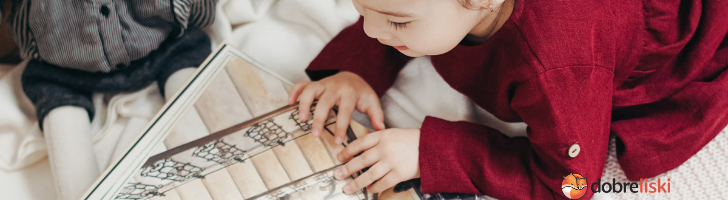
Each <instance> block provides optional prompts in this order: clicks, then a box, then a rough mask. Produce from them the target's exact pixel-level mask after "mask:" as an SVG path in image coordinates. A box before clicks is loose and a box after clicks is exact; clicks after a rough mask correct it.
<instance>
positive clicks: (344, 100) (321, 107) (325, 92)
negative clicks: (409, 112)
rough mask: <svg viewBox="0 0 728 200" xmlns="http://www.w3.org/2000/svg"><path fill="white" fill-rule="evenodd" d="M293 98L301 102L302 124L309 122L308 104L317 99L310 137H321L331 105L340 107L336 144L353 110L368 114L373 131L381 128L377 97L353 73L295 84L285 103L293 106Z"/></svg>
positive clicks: (382, 124)
mask: <svg viewBox="0 0 728 200" xmlns="http://www.w3.org/2000/svg"><path fill="white" fill-rule="evenodd" d="M296 99H298V100H299V101H300V104H299V106H298V109H299V112H298V113H299V118H300V119H301V120H303V121H306V120H308V117H309V116H308V114H309V113H310V108H311V104H312V103H313V101H314V99H318V103H316V110H315V111H314V113H313V125H312V126H313V127H312V128H313V129H312V130H311V134H313V135H314V136H317V137H318V136H319V135H321V131H322V130H323V128H324V123H325V122H326V117H327V116H328V114H329V110H331V108H332V107H333V106H334V105H338V106H339V110H338V114H337V117H336V121H337V123H336V131H335V132H334V138H336V139H335V141H336V143H342V142H343V141H344V138H345V136H346V129H347V127H348V126H349V120H350V119H351V115H352V113H354V108H356V109H357V110H359V112H362V113H367V115H369V117H370V118H371V120H372V125H373V126H374V129H376V130H383V129H384V120H383V118H384V117H383V114H382V107H381V106H380V105H379V97H377V94H376V93H375V92H374V89H372V87H370V86H369V84H367V82H366V81H364V79H362V78H361V77H359V76H358V75H356V74H354V73H351V72H346V71H342V72H339V73H337V74H335V75H333V76H329V77H326V78H324V79H321V80H320V81H308V82H302V83H297V84H296V85H294V86H293V89H291V95H290V96H289V98H288V104H293V103H295V102H296Z"/></svg>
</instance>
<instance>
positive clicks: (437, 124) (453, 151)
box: [337, 66, 612, 199]
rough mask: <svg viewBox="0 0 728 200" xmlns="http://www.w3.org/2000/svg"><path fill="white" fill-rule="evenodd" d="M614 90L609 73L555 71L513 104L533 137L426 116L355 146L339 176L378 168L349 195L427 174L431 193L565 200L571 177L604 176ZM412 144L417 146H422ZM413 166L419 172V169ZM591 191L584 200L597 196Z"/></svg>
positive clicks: (521, 90) (527, 86)
mask: <svg viewBox="0 0 728 200" xmlns="http://www.w3.org/2000/svg"><path fill="white" fill-rule="evenodd" d="M611 91H612V73H611V71H610V70H608V69H605V68H600V67H588V66H587V67H583V66H579V67H563V68H556V69H552V70H548V71H546V72H543V73H542V74H540V75H539V76H537V77H535V78H533V79H531V80H530V81H527V82H525V83H523V84H521V85H520V86H518V87H517V89H516V91H515V94H514V96H513V101H512V104H511V106H512V107H513V108H514V110H515V111H516V112H518V115H519V116H521V118H522V119H523V121H524V122H526V124H528V125H529V128H528V138H525V137H514V138H508V137H506V136H504V135H503V134H501V133H500V132H498V131H497V130H495V129H492V128H489V127H485V126H482V125H478V124H474V123H469V122H450V121H445V120H442V119H438V118H434V117H427V118H426V119H425V121H424V122H423V125H422V127H421V129H420V130H419V131H416V129H415V130H413V129H401V130H392V129H388V130H387V131H382V132H386V133H382V134H378V135H377V134H376V133H373V134H370V136H374V137H370V136H367V137H364V138H362V139H360V140H357V141H354V142H353V143H351V144H350V145H349V146H348V147H347V148H346V149H344V150H343V151H342V153H341V154H340V155H341V157H343V160H350V159H351V161H349V163H347V164H346V165H345V166H344V167H342V168H341V170H340V173H341V174H340V175H339V176H337V177H344V176H347V175H349V174H351V173H353V172H356V171H359V170H361V169H362V168H364V167H368V166H371V168H370V170H369V171H367V172H366V173H365V174H362V175H361V176H359V177H358V178H357V179H355V180H354V181H353V182H352V183H348V184H347V186H352V187H353V188H350V189H352V190H349V191H354V190H356V189H359V188H362V187H366V186H367V185H369V184H371V183H372V182H373V181H375V180H377V179H379V180H378V181H377V182H376V183H374V184H373V185H371V186H369V188H373V192H378V191H381V190H383V189H386V188H387V187H388V186H391V185H393V184H396V183H397V182H400V181H404V180H407V179H409V178H413V177H416V176H420V177H421V181H422V190H423V192H425V193H441V192H446V193H474V194H486V195H489V196H492V197H495V198H497V199H543V198H563V197H564V194H563V193H562V191H561V186H562V181H563V180H564V178H563V177H564V176H567V175H568V174H570V173H576V174H581V175H582V176H584V177H586V178H587V179H588V180H589V181H588V182H587V183H592V182H595V180H596V179H598V178H600V177H601V174H602V170H603V168H604V162H605V159H606V155H607V145H608V140H609V131H610V115H611V103H612V99H611V98H612V94H611ZM413 131H414V132H413ZM377 133H379V132H377ZM414 133H417V134H414ZM411 140H417V141H418V142H419V143H418V144H419V147H417V145H413V144H412V143H411ZM413 146H414V148H413ZM362 151H365V152H364V153H363V154H362V155H361V156H358V157H356V158H353V159H352V157H353V156H354V155H357V154H359V153H360V152H362ZM413 154H414V155H413ZM402 155H411V157H414V158H418V159H410V158H407V157H406V156H402ZM413 160H414V162H415V164H416V163H419V168H416V167H412V162H413ZM415 172H419V174H414V173H415ZM367 173H369V174H367ZM390 174H391V175H393V176H391V175H390ZM342 175H343V176H342ZM380 178H381V179H380ZM382 185H383V186H382ZM587 187H588V186H587ZM345 188H346V187H345ZM585 190H586V189H585ZM584 192H586V195H585V196H586V198H585V199H588V198H590V196H591V195H592V193H591V192H588V191H584Z"/></svg>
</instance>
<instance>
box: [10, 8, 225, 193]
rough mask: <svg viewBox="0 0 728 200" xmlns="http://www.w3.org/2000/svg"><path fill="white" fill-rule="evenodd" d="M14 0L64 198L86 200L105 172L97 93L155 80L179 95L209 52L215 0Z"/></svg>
mask: <svg viewBox="0 0 728 200" xmlns="http://www.w3.org/2000/svg"><path fill="white" fill-rule="evenodd" d="M3 2H4V1H3ZM11 2H12V12H11V14H10V16H9V20H8V21H10V25H11V29H12V34H13V38H14V39H15V41H16V43H17V44H18V46H19V48H20V54H21V55H22V56H23V58H24V59H30V61H29V62H28V64H27V66H26V68H25V71H24V72H23V76H22V84H23V90H24V91H25V93H26V95H27V96H28V97H29V98H30V100H31V101H32V102H33V104H34V105H35V106H36V111H37V117H38V121H39V122H38V123H39V125H40V126H41V129H42V130H43V133H44V135H45V137H46V142H47V144H48V154H49V160H50V161H51V162H50V163H51V169H52V171H53V175H54V180H55V183H56V189H57V194H58V198H59V199H79V198H80V197H81V196H82V195H83V193H84V192H86V190H88V188H89V186H91V184H92V183H93V181H95V180H96V178H97V177H98V176H99V174H100V170H99V169H98V165H97V160H96V159H95V154H94V151H93V147H92V144H91V138H90V137H89V131H90V130H89V127H90V120H91V119H93V115H94V106H93V103H92V102H91V97H90V95H91V94H92V93H95V92H105V93H120V92H132V91H135V90H139V89H143V88H145V87H147V86H148V85H150V84H152V83H153V82H155V81H156V82H157V83H158V84H159V88H160V90H161V92H162V94H167V95H170V94H174V93H175V91H176V90H177V89H178V88H179V87H180V86H181V85H182V83H184V81H185V80H187V79H188V78H189V76H190V75H191V74H192V73H193V72H194V67H197V66H198V65H199V64H201V63H202V61H203V60H204V59H205V58H206V57H207V55H208V54H210V51H211V44H210V39H209V38H208V36H207V35H206V34H205V33H204V32H202V30H200V29H201V28H204V27H206V26H208V25H210V24H212V22H213V20H214V10H215V4H216V1H215V0H198V1H182V0H173V1H76V0H64V1H59V0H34V1H32V2H31V1H29V0H13V1H11ZM2 5H3V4H0V11H2V10H3V8H2ZM1 16H3V13H2V12H0V17H1ZM0 21H2V19H1V18H0Z"/></svg>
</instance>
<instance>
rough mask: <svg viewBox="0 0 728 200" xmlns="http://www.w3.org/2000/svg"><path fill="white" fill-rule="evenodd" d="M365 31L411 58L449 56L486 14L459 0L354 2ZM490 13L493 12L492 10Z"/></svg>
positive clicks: (377, 0)
mask: <svg viewBox="0 0 728 200" xmlns="http://www.w3.org/2000/svg"><path fill="white" fill-rule="evenodd" d="M353 2H354V6H355V7H356V10H357V11H359V14H361V15H362V16H363V17H364V32H366V34H367V35H368V36H369V37H371V38H376V39H377V40H379V42H381V43H382V44H385V45H389V46H393V47H394V48H396V49H397V50H399V51H400V52H402V53H403V54H405V55H407V56H410V57H418V56H423V55H439V54H443V53H446V52H448V51H450V50H452V49H453V48H455V46H457V45H458V43H460V41H461V40H462V39H463V38H464V37H465V36H466V35H467V34H468V33H469V32H470V31H471V30H473V28H474V27H475V26H476V25H478V23H479V22H480V20H481V19H483V16H484V15H485V13H484V12H483V10H479V9H472V10H471V9H466V8H464V7H463V6H462V5H461V4H460V3H459V2H458V1H457V0H353ZM488 12H490V11H488Z"/></svg>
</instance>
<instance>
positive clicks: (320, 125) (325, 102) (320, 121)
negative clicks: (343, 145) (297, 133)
mask: <svg viewBox="0 0 728 200" xmlns="http://www.w3.org/2000/svg"><path fill="white" fill-rule="evenodd" d="M333 95H334V94H332V93H330V92H329V93H324V94H323V95H321V98H319V100H318V102H316V110H314V111H313V124H311V126H312V128H313V129H312V131H311V134H313V136H316V137H318V136H319V135H321V132H323V129H324V123H326V118H327V117H328V116H329V111H330V110H331V107H334V102H335V101H336V99H335V98H336V97H334V96H333ZM337 143H340V142H337Z"/></svg>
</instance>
